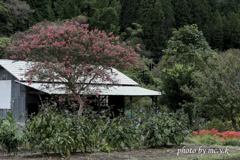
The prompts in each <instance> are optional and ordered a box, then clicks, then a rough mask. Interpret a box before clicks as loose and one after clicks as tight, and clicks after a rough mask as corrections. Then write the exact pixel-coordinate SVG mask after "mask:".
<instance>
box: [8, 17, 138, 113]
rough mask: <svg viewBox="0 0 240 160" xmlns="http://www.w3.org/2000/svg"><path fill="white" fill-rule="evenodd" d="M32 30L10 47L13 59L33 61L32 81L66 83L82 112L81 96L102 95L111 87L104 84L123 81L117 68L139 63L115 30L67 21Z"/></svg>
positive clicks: (30, 74) (55, 84)
mask: <svg viewBox="0 0 240 160" xmlns="http://www.w3.org/2000/svg"><path fill="white" fill-rule="evenodd" d="M31 33H32V34H28V35H26V36H25V38H24V39H23V40H20V41H18V42H17V43H16V40H15V42H13V44H15V45H12V46H11V47H10V48H9V50H10V52H11V54H12V56H11V57H10V58H12V59H14V60H25V61H28V62H31V63H30V64H31V68H30V70H29V71H28V72H26V74H25V76H26V78H27V81H28V82H29V83H30V84H31V83H32V81H39V82H42V81H45V82H46V81H47V82H51V84H52V87H55V88H56V89H62V87H61V86H62V85H59V84H64V85H65V86H64V89H65V91H66V94H69V95H71V100H73V101H77V103H78V104H79V111H78V113H79V115H81V114H82V112H83V107H84V100H85V98H86V97H84V98H83V97H82V96H80V95H86V94H91V93H95V94H96V96H98V94H99V93H100V92H101V90H102V88H103V87H104V86H105V87H106V86H107V85H104V84H106V83H108V84H119V82H118V79H116V78H115V77H116V75H115V73H114V72H113V71H112V68H113V67H116V68H118V69H123V68H128V67H130V66H134V65H137V62H138V58H139V55H138V54H137V53H136V52H135V51H134V49H132V48H131V47H130V46H129V45H128V43H119V42H118V39H119V37H115V36H114V35H113V34H112V33H109V34H108V35H107V34H106V33H105V32H104V31H99V30H98V29H95V30H91V31H90V30H88V24H82V25H80V24H79V23H77V22H75V23H73V22H68V21H66V22H65V23H64V24H63V25H50V26H48V27H47V28H46V27H45V28H44V27H43V28H42V29H41V28H38V27H37V26H33V32H31ZM33 33H34V34H33ZM138 48H139V47H138ZM103 83H104V84H103ZM91 84H97V85H91ZM65 98H66V97H65ZM67 98H70V97H67ZM59 100H62V99H61V97H60V98H59Z"/></svg>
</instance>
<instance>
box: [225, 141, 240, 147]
mask: <svg viewBox="0 0 240 160" xmlns="http://www.w3.org/2000/svg"><path fill="white" fill-rule="evenodd" d="M221 144H222V145H223V146H240V142H239V141H237V140H229V141H222V142H221Z"/></svg>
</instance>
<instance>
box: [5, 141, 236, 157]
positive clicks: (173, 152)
mask: <svg viewBox="0 0 240 160" xmlns="http://www.w3.org/2000/svg"><path fill="white" fill-rule="evenodd" d="M200 149H205V153H203V150H202V152H201V153H200ZM220 149H221V151H222V152H223V151H224V152H223V153H221V154H220ZM190 150H191V151H190ZM180 151H181V152H182V153H180ZM195 151H196V152H195ZM214 151H215V153H213V152H214ZM186 152H188V153H186ZM207 152H208V153H207ZM233 153H240V147H227V148H226V147H225V146H206V145H205V146H202V145H192V144H183V145H181V146H180V147H172V148H166V147H159V148H146V149H141V150H139V151H130V150H125V151H122V152H117V151H111V152H110V153H106V152H96V153H81V152H76V153H72V154H71V157H70V159H72V160H172V159H175V160H176V159H181V158H185V159H192V160H197V159H198V157H201V156H213V155H219V158H220V157H221V155H228V154H229V155H231V154H233ZM0 159H8V160H10V159H13V160H30V159H31V160H50V159H51V160H52V159H54V160H55V159H63V158H61V156H60V154H54V153H51V154H42V153H40V152H33V151H32V152H31V151H30V150H23V149H20V150H19V152H18V154H17V155H15V156H13V155H7V154H6V153H5V151H4V150H0ZM220 159H221V158H220ZM229 159H231V158H229ZM235 159H236V158H235ZM235 159H234V158H232V160H235ZM237 159H240V157H239V158H237Z"/></svg>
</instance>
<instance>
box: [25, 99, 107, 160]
mask: <svg viewBox="0 0 240 160" xmlns="http://www.w3.org/2000/svg"><path fill="white" fill-rule="evenodd" d="M54 108H55V107H54V106H51V105H49V103H48V104H46V105H45V107H43V108H42V109H41V112H40V113H39V114H38V115H37V116H35V117H34V118H33V120H30V119H28V120H27V122H26V128H25V133H26V135H27V138H28V140H29V146H30V147H31V148H34V147H36V146H38V148H39V149H40V150H41V151H42V152H47V153H49V152H50V151H54V152H55V153H57V152H59V153H60V154H61V155H62V156H65V155H66V156H68V157H69V156H70V152H75V151H76V150H77V149H80V150H81V151H82V152H94V151H95V149H96V148H95V147H96V144H97V142H98V141H99V138H100V129H101V126H100V125H102V124H104V123H103V118H101V119H96V114H95V113H93V112H92V111H91V110H85V112H84V114H85V115H86V116H81V117H80V116H78V115H74V114H69V115H65V114H63V113H62V114H59V113H58V112H57V110H56V109H54ZM90 112H91V114H89V113H90Z"/></svg>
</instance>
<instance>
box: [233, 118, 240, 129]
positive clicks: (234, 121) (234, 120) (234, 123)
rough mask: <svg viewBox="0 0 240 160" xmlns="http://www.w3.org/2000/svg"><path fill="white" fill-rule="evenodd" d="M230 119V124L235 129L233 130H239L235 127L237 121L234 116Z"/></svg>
mask: <svg viewBox="0 0 240 160" xmlns="http://www.w3.org/2000/svg"><path fill="white" fill-rule="evenodd" d="M231 120H232V126H233V128H234V129H235V131H240V129H239V128H238V127H237V121H236V119H235V118H231Z"/></svg>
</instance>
